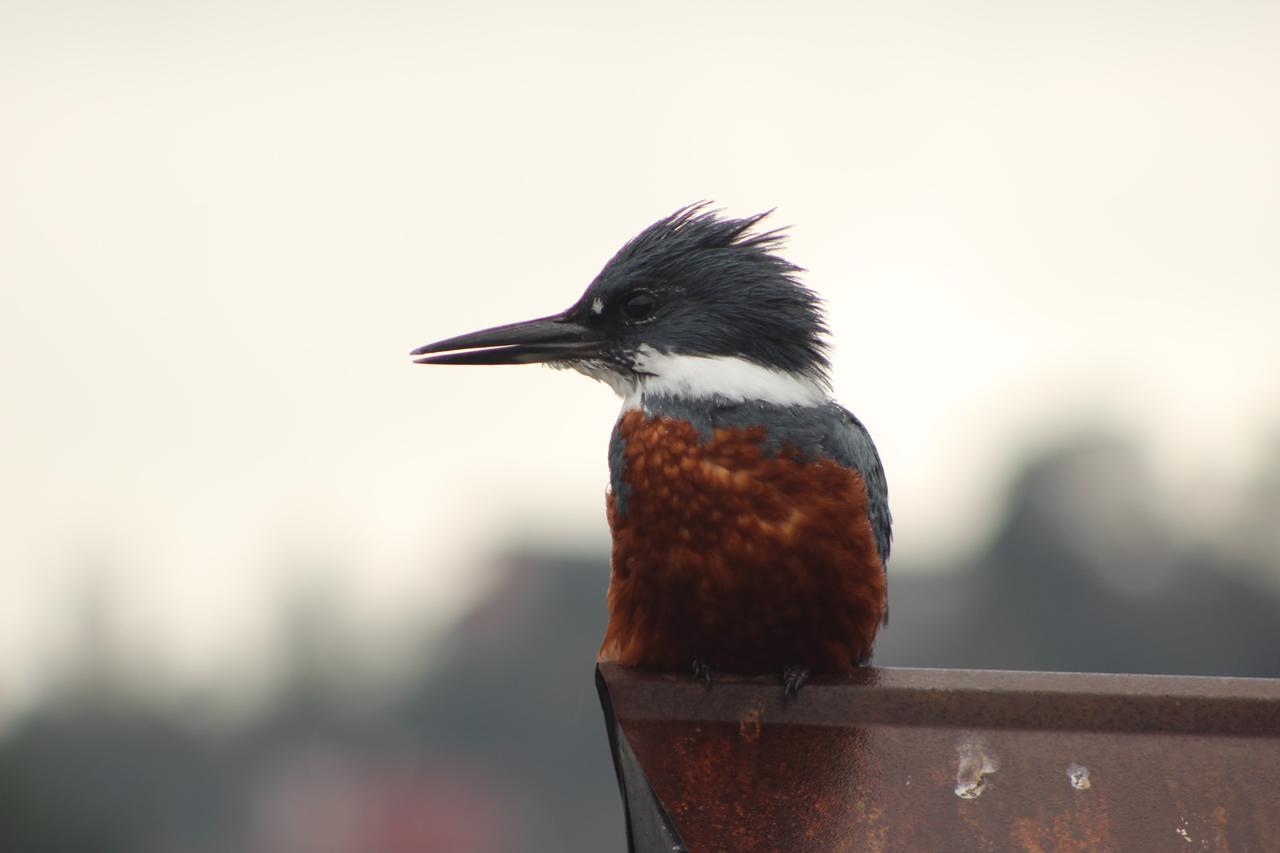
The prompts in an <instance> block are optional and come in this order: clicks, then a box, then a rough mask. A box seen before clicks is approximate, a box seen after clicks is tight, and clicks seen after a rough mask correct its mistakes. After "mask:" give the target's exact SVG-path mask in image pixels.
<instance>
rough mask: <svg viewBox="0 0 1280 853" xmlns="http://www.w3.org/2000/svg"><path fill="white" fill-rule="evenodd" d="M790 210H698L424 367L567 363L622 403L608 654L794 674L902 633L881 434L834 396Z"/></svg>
mask: <svg viewBox="0 0 1280 853" xmlns="http://www.w3.org/2000/svg"><path fill="white" fill-rule="evenodd" d="M771 213H772V211H766V212H764V213H758V214H755V215H752V216H747V217H745V218H731V217H728V216H725V215H724V214H723V213H722V212H721V211H719V210H716V209H713V208H712V207H711V206H710V203H709V202H705V201H704V202H698V203H695V204H691V205H686V206H684V207H681V208H680V209H678V210H676V211H675V212H674V213H672V214H670V215H668V216H666V217H664V218H662V219H660V220H659V221H657V222H655V223H653V224H652V225H650V226H649V227H647V228H645V229H644V230H643V231H641V232H640V233H639V234H638V235H637V236H635V237H634V238H633V239H631V240H630V241H629V242H627V243H626V244H625V245H624V246H623V247H622V248H621V249H620V250H619V251H618V252H617V254H615V255H614V256H613V257H612V258H611V259H610V260H609V261H608V263H606V264H605V265H604V267H603V268H602V269H601V271H600V273H599V274H598V275H597V276H596V277H595V279H594V280H592V281H591V283H590V284H589V285H588V287H587V288H586V290H585V292H583V294H582V295H581V297H580V298H579V299H578V300H577V301H576V302H574V304H573V305H572V306H570V307H569V308H568V309H566V310H565V311H562V312H560V313H558V314H553V315H550V316H546V317H541V318H538V319H535V320H528V321H524V322H518V323H511V324H507V325H501V326H495V327H492V328H487V329H483V330H481V331H477V332H471V333H468V334H463V335H458V336H456V337H451V338H447V339H444V340H440V341H437V342H435V343H431V344H426V345H425V346H421V347H419V348H417V349H415V350H413V352H412V355H413V356H414V357H415V362H416V363H418V364H436V365H499V364H537V363H541V364H547V365H550V366H552V367H557V368H568V369H572V370H576V371H578V372H579V373H582V374H585V375H586V376H589V377H591V378H593V379H596V380H600V381H602V382H605V383H606V384H608V385H609V386H611V387H612V388H613V390H614V391H615V392H617V394H618V395H619V396H620V397H621V398H622V410H621V413H620V415H619V417H618V420H617V422H616V424H615V426H614V428H613V431H612V435H611V436H610V440H609V445H608V462H609V486H608V488H607V490H606V514H607V517H608V522H609V527H610V531H611V534H612V559H611V575H610V582H609V589H608V593H607V596H606V600H607V607H608V623H607V627H606V629H605V634H604V639H603V642H602V644H601V647H600V650H599V653H598V655H597V661H598V662H606V661H612V662H614V663H617V664H620V665H622V666H625V667H632V668H637V669H642V670H653V671H659V672H688V671H689V670H692V672H693V674H694V675H695V676H696V677H697V678H699V679H701V680H702V682H703V683H704V684H705V686H706V687H707V688H708V689H710V687H711V685H712V683H713V673H733V674H741V675H777V676H778V677H780V678H781V681H782V685H783V690H784V693H785V694H786V695H790V696H794V695H796V694H797V693H798V691H799V689H800V687H801V686H802V685H803V684H804V683H805V682H806V681H807V680H808V678H809V675H810V673H845V672H849V671H852V670H854V669H856V668H858V667H860V666H863V665H866V664H867V663H868V662H869V661H870V658H871V655H872V652H873V649H874V644H875V639H876V635H877V632H878V631H879V628H880V626H881V625H882V624H886V623H887V622H888V596H887V572H886V567H887V563H888V560H889V551H890V545H891V541H892V525H893V520H892V515H891V513H890V511H889V503H888V488H887V485H886V480H885V473H884V467H883V465H882V463H881V459H880V455H879V452H878V451H877V449H876V446H875V443H874V442H873V441H872V439H871V436H870V434H869V432H868V431H867V429H866V427H864V426H863V424H862V422H861V421H859V420H858V418H856V417H855V416H854V415H853V414H852V413H850V412H849V411H848V410H847V409H845V408H844V407H843V406H841V405H840V404H839V403H837V402H835V400H834V399H833V397H832V386H831V381H830V361H829V348H830V345H829V332H828V327H827V323H826V320H825V317H824V308H823V304H822V302H821V299H820V297H819V296H818V295H817V293H816V292H815V291H814V290H812V289H811V288H809V287H808V286H807V285H806V284H805V283H804V282H803V281H802V280H801V273H802V272H803V270H802V269H801V268H800V267H798V266H795V265H794V264H792V263H790V262H789V261H787V260H786V259H784V258H783V257H782V255H781V254H780V250H781V249H782V247H783V244H784V241H785V237H786V234H785V229H781V228H779V229H770V230H765V229H763V228H762V227H761V222H762V221H763V220H764V219H765V218H766V217H767V216H769V215H770V214H771Z"/></svg>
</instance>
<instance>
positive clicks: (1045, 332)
mask: <svg viewBox="0 0 1280 853" xmlns="http://www.w3.org/2000/svg"><path fill="white" fill-rule="evenodd" d="M1278 44H1280V7H1278V6H1276V5H1275V4H1271V3H1219V4H1203V3H1189V2H1188V3H1178V2H1173V3H1170V2H1161V3H1142V2H1108V3H1078V4H1051V3H1026V2H1007V3H976V4H959V5H957V4H943V3H895V4H872V3H845V4H797V3H787V4H763V3H742V2H733V3H727V2H726V3H698V4H689V3H657V4H646V5H644V6H635V5H634V4H633V5H631V6H625V7H624V6H615V7H610V6H607V5H604V4H598V3H581V4H554V5H552V4H521V3H505V4H504V3H420V2H412V3H410V2H404V3H380V4H356V3H351V4H342V3H301V2H299V3H294V4H280V3H206V2H186V3H180V2H179V3H161V2H134V3H128V2H119V3H109V4H107V3H91V2H77V0H68V1H67V2H47V0H42V2H23V0H3V2H0V155H2V156H0V233H2V234H3V238H2V239H0V359H2V360H0V391H2V396H0V407H2V409H0V435H2V437H3V440H2V441H0V471H2V472H3V473H2V474H0V517H3V518H4V522H3V526H2V527H0V714H3V712H4V709H6V708H12V707H19V706H20V705H21V704H22V703H23V702H24V701H27V699H28V698H29V697H30V696H32V695H35V692H37V691H38V690H39V689H40V687H41V686H42V685H43V684H45V683H46V682H47V681H48V678H49V674H50V672H52V671H54V670H55V669H56V664H57V661H58V660H59V655H62V654H65V652H66V646H67V643H68V637H69V636H70V633H71V631H72V628H73V626H74V622H75V620H76V618H77V612H76V611H75V610H74V609H73V608H71V607H70V605H69V601H70V598H69V596H70V594H71V592H72V591H73V590H74V589H75V588H76V587H77V585H78V584H79V583H81V582H82V580H83V579H84V578H85V577H86V576H87V575H89V574H92V573H107V575H108V576H109V577H110V578H111V579H112V586H111V590H112V592H111V595H112V600H113V601H115V606H116V607H117V608H118V613H119V626H118V630H119V632H120V634H121V636H120V637H119V638H118V640H119V642H121V643H122V646H123V647H124V648H125V650H126V652H125V653H126V657H128V656H129V655H131V654H134V653H136V657H128V660H129V661H132V662H133V663H126V666H136V667H137V668H138V669H139V671H140V674H139V678H142V679H146V678H153V677H154V678H159V679H164V678H174V679H177V680H178V681H181V682H184V683H187V682H199V681H200V680H202V679H208V678H211V677H229V676H230V675H231V674H234V675H235V677H243V678H252V677H254V675H253V673H255V672H258V671H259V670H260V669H261V667H262V666H264V664H263V663H262V661H263V660H264V659H269V653H268V652H266V651H264V649H265V648H268V647H269V644H270V640H271V634H270V631H271V627H270V620H269V617H270V616H271V615H272V614H273V612H274V608H275V606H276V605H275V596H276V595H277V594H278V593H279V592H280V591H281V590H282V589H286V588H288V587H289V586H290V585H293V584H296V583H297V582H298V578H299V577H305V576H306V573H307V572H310V571H323V572H328V573H330V574H332V576H333V577H334V578H335V582H337V583H340V584H341V585H342V589H343V590H344V591H345V594H346V596H347V600H348V601H349V603H350V605H351V607H352V609H353V613H354V614H355V616H354V617H353V618H355V619H356V620H357V622H358V623H359V624H361V625H363V626H365V629H366V630H367V631H368V633H369V636H371V637H382V638H383V639H386V638H387V637H392V636H394V635H396V634H397V632H402V631H404V630H409V629H410V628H411V627H412V625H410V624H408V623H410V622H411V621H413V620H421V619H431V618H432V616H431V614H432V613H434V614H437V615H444V614H447V613H449V612H451V610H452V609H453V608H455V607H456V606H457V604H458V603H459V602H461V601H463V600H465V599H466V598H467V597H468V596H469V595H472V594H473V593H474V591H475V589H476V585H477V583H480V582H482V580H483V577H484V575H483V566H484V565H485V563H486V561H487V560H488V559H489V558H490V557H491V556H492V555H493V554H494V553H495V552H496V551H497V550H499V549H501V548H502V547H503V545H504V544H505V543H509V542H511V541H513V539H519V540H523V541H528V540H534V541H539V542H544V543H550V544H566V543H569V544H572V545H573V546H575V547H577V546H579V545H580V543H582V542H584V541H585V542H587V543H589V544H594V545H597V546H599V547H601V548H603V547H604V545H605V542H606V539H607V532H606V529H605V523H604V518H603V508H602V503H603V497H602V496H603V490H604V486H605V482H606V468H605V445H606V442H607V438H608V432H609V429H610V426H611V424H612V422H613V419H614V417H615V416H616V413H617V407H618V404H617V401H616V400H615V399H614V398H613V396H612V393H611V392H610V391H609V390H608V389H607V388H605V387H604V386H602V385H595V384H593V383H591V382H589V381H588V380H586V379H584V378H582V377H580V376H577V375H576V374H564V373H556V372H553V371H549V370H544V369H539V368H489V369H484V368H473V369H464V368H455V369H443V368H427V367H420V366H413V365H411V364H410V361H409V358H408V356H407V353H408V351H409V350H410V349H412V348H413V347H415V346H417V345H418V344H421V343H425V342H427V341H429V340H435V339H437V338H440V337H444V336H447V335H452V334H456V333H460V332H464V331H470V330H472V329H474V328H478V327H482V326H487V325H493V324H496V323H500V322H508V321H513V320H519V319H525V318H528V317H532V316H536V315H542V314H546V313H550V312H552V311H556V310H559V309H561V308H563V307H565V306H567V305H569V304H570V303H571V302H572V301H573V300H574V299H576V297H577V295H578V294H579V293H580V291H581V290H582V288H583V287H585V285H586V284H587V282H588V281H589V280H590V279H591V277H592V276H593V275H594V274H595V273H596V271H597V270H598V269H599V267H600V266H601V265H602V264H603V263H604V262H605V261H606V260H607V259H608V258H609V257H610V256H611V255H612V254H613V252H614V251H615V250H616V249H617V248H618V247H619V246H620V245H621V244H622V243H623V242H624V241H625V240H626V239H628V238H629V237H630V236H632V235H633V234H634V233H635V232H636V231H638V230H639V229H640V228H642V227H644V226H645V225H647V224H649V223H650V222H651V221H653V220H655V219H657V218H659V217H660V216H663V215H665V214H667V213H669V212H670V211H671V210H673V209H675V208H676V207H678V206H680V205H683V204H686V203H688V202H691V201H694V200H698V199H713V200H715V201H716V202H717V203H718V205H719V206H721V207H723V208H724V209H725V210H726V211H727V212H729V213H731V214H735V215H745V214H749V213H753V212H755V211H758V210H761V209H767V208H775V207H776V208H777V212H776V213H775V214H774V218H773V223H774V224H776V225H784V224H789V225H791V226H793V227H792V231H791V233H792V238H791V243H790V248H789V251H788V254H789V257H791V259H793V260H794V261H796V262H798V263H800V264H801V265H803V266H805V267H806V268H807V269H808V270H809V272H808V276H807V278H808V281H809V282H810V284H812V285H813V286H814V287H815V288H816V289H817V290H818V291H820V292H821V293H822V294H824V295H825V297H826V298H827V301H828V306H829V310H830V321H831V327H832V329H833V331H834V340H835V345H836V359H835V371H834V377H835V387H836V390H837V395H838V397H839V399H840V400H841V401H842V402H843V403H845V404H846V405H847V406H849V407H850V408H851V409H852V410H853V411H855V412H856V413H857V414H858V415H859V416H860V417H861V418H862V419H863V420H864V421H865V422H866V423H867V425H868V427H869V428H870V429H871V430H872V433H873V435H874V436H875V438H876V440H877V442H878V444H879V445H880V449H881V452H882V455H883V456H884V458H885V464H886V468H887V470H888V474H889V478H890V494H891V499H892V504H893V509H894V513H895V516H896V519H897V527H896V547H895V556H896V558H897V560H898V561H899V563H912V562H919V561H925V560H932V561H942V562H944V563H945V562H946V561H947V560H949V559H950V558H951V557H952V555H962V554H965V553H968V552H969V551H970V550H971V549H972V548H974V547H977V546H978V545H980V543H981V541H982V539H983V537H984V536H985V535H987V534H988V533H989V532H990V530H991V525H992V524H993V522H994V519H995V515H994V513H995V512H996V511H998V509H999V507H998V500H999V497H1000V494H1001V489H1002V488H1003V486H1004V485H1005V484H1006V482H1007V479H1008V477H1009V475H1010V474H1011V473H1012V472H1013V471H1014V470H1015V469H1016V467H1017V465H1018V464H1019V463H1020V462H1021V460H1022V458H1023V455H1024V454H1025V452H1027V451H1028V450H1029V449H1032V448H1035V447H1037V446H1040V445H1042V444H1044V443H1045V442H1047V441H1051V440H1052V439H1053V437H1054V436H1058V435H1062V434H1065V433H1068V432H1070V431H1071V430H1072V429H1074V428H1076V427H1077V426H1080V425H1087V424H1091V423H1094V422H1102V423H1103V424H1107V425H1111V426H1113V427H1115V428H1118V429H1122V430H1129V431H1131V432H1132V433H1133V434H1134V435H1135V436H1136V437H1137V439H1138V440H1139V441H1141V442H1142V444H1143V446H1144V448H1145V449H1146V450H1147V452H1148V453H1149V454H1150V456H1151V460H1152V464H1153V465H1154V467H1155V468H1156V470H1157V473H1158V475H1159V476H1160V477H1161V478H1162V481H1163V482H1165V483H1166V484H1167V485H1168V489H1169V494H1170V506H1171V511H1172V512H1182V513H1183V516H1184V517H1185V520H1186V523H1187V524H1188V526H1189V527H1191V528H1195V527H1196V526H1197V525H1206V526H1210V527H1211V526H1212V522H1213V518H1214V516H1215V513H1216V512H1219V511H1221V507H1217V506H1216V505H1215V503H1214V497H1215V495H1218V494H1220V493H1223V491H1224V490H1227V489H1228V487H1229V486H1230V485H1231V484H1233V483H1235V482H1237V481H1239V480H1240V479H1242V478H1245V477H1247V475H1248V472H1249V467H1250V464H1251V462H1252V460H1253V459H1254V455H1255V454H1256V452H1257V451H1258V450H1260V448H1261V442H1262V439H1263V438H1264V437H1265V436H1266V435H1268V434H1269V433H1274V432H1275V431H1276V430H1277V428H1278V426H1280V389H1278V387H1277V380H1276V373H1277V371H1276V365H1277V364H1278V363H1280V335H1277V333H1276V325H1277V317H1278V316H1280V287H1278V282H1277V270H1278V269H1280V233H1278V223H1280V154H1278V152H1280V110H1277V108H1276V92H1277V91H1280V50H1277V49H1276V46H1277V45H1278ZM1204 483H1208V484H1209V485H1208V486H1207V487H1206V486H1204V485H1203V484H1204ZM602 570H603V567H602ZM602 606H603V603H602ZM424 607H425V608H427V611H428V612H427V613H426V614H425V615H424V614H423V612H422V608H424ZM157 637H162V638H163V640H157V639H156V638H157ZM246 673H248V674H246ZM259 675H260V673H259Z"/></svg>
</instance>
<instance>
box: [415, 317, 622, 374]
mask: <svg viewBox="0 0 1280 853" xmlns="http://www.w3.org/2000/svg"><path fill="white" fill-rule="evenodd" d="M601 343H602V341H601V338H600V337H599V335H597V334H596V333H594V332H593V331H591V330H590V329H587V328H586V327H584V326H582V325H581V324H579V323H575V322H574V321H572V320H569V319H566V317H565V316H564V315H563V314H557V315H555V316H552V317H540V318H539V319H537V320H527V321H525V322H523V323H509V324H507V325H505V326H494V327H493V328H492V329H482V330H480V331H478V332H470V333H468V334H465V335H458V336H457V337H454V338H446V339H445V340H443V341H436V342H435V343H433V344H426V345H424V346H420V347H418V348H417V349H416V350H414V351H413V352H412V353H410V355H420V356H426V358H416V359H414V363H415V364H537V363H539V362H544V361H573V360H576V359H583V358H591V357H592V356H593V355H597V354H598V353H599V352H600V346H601ZM435 353H443V355H435Z"/></svg>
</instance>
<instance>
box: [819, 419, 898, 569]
mask: <svg viewBox="0 0 1280 853" xmlns="http://www.w3.org/2000/svg"><path fill="white" fill-rule="evenodd" d="M829 409H830V410H831V412H832V417H831V418H830V422H831V428H830V430H829V432H828V433H827V436H826V438H827V441H826V442H824V444H826V450H827V452H828V453H829V454H830V455H831V458H832V459H834V460H836V461H837V462H839V463H840V464H841V465H844V466H846V467H849V468H856V469H857V470H858V472H859V473H861V474H862V480H863V482H864V483H866V486H867V514H868V515H869V516H870V518H871V531H872V532H873V533H874V534H875V537H876V550H877V551H878V552H879V553H880V563H881V565H883V566H884V568H885V571H886V572H887V571H888V569H889V548H890V545H891V544H892V543H893V515H892V514H891V513H890V512H889V486H888V483H887V482H886V481H885V477H884V465H883V464H881V462H880V454H879V452H878V451H877V450H876V445H875V442H873V441H872V440H871V434H870V433H868V432H867V428H866V427H864V426H863V425H862V421H860V420H858V419H857V418H856V417H854V416H853V413H852V412H850V411H849V410H848V409H846V408H844V407H843V406H841V405H839V404H838V403H831V404H830V406H829Z"/></svg>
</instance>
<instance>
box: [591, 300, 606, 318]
mask: <svg viewBox="0 0 1280 853" xmlns="http://www.w3.org/2000/svg"><path fill="white" fill-rule="evenodd" d="M591 313H592V314H595V315H596V316H597V317H599V316H600V315H601V314H603V313H604V300H603V299H601V298H600V297H599V296H597V297H596V298H595V299H593V300H591Z"/></svg>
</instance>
